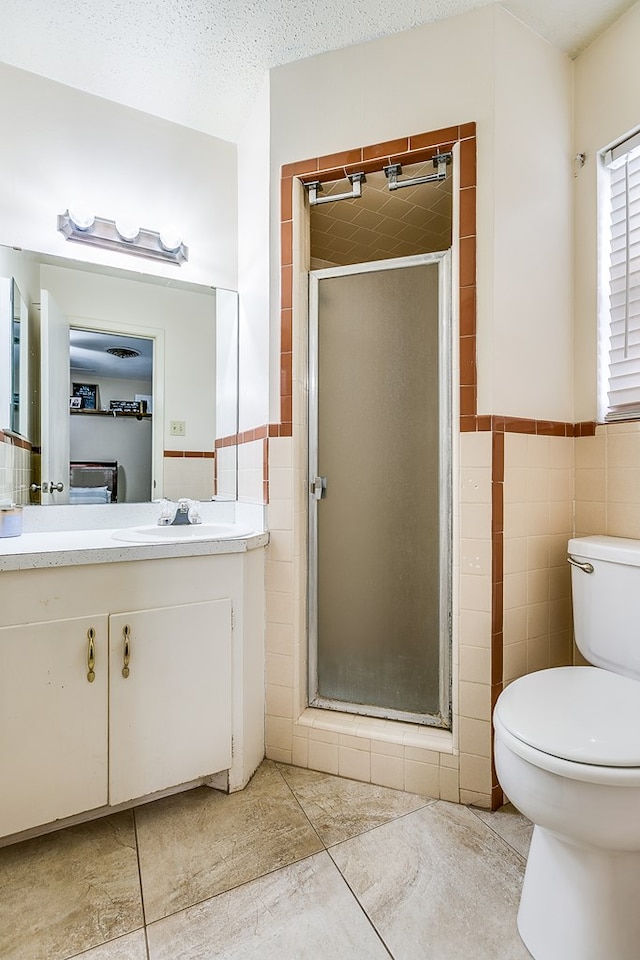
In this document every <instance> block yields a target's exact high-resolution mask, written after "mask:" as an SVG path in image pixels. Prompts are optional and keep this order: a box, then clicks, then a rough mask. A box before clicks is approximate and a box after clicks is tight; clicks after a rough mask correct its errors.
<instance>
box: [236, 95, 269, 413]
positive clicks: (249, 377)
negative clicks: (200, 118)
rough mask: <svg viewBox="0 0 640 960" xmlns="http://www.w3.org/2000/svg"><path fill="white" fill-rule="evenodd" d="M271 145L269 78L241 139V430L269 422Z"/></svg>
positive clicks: (239, 211)
mask: <svg viewBox="0 0 640 960" xmlns="http://www.w3.org/2000/svg"><path fill="white" fill-rule="evenodd" d="M269 146H270V133H269V82H268V80H267V82H265V84H264V86H263V87H262V89H261V91H260V94H259V95H258V97H257V99H256V101H255V103H254V105H253V108H252V111H251V114H250V116H249V119H248V121H247V123H246V125H245V127H244V130H243V133H242V137H241V138H240V142H239V144H238V183H239V184H241V185H242V186H241V189H239V193H238V236H239V243H238V289H239V290H240V303H239V310H240V321H239V322H240V329H239V351H240V385H241V389H240V398H239V401H240V403H239V428H238V429H239V430H240V431H242V430H248V429H251V428H253V427H256V426H262V425H263V424H265V423H267V422H268V421H269V366H268V357H269V255H270V251H269V215H270V207H269ZM278 196H279V194H278ZM276 210H277V207H276ZM277 244H278V246H277V247H276V249H279V237H278V239H277ZM275 382H276V385H277V384H279V372H278V373H276V376H275ZM272 386H273V384H272ZM278 396H279V394H278ZM272 419H275V420H277V419H279V417H278V413H277V408H276V413H275V414H274V417H273V418H272Z"/></svg>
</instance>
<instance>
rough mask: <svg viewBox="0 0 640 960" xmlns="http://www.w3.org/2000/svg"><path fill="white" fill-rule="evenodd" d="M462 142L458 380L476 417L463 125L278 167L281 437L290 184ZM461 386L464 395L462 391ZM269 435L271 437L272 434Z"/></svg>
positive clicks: (287, 394)
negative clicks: (461, 331) (460, 372)
mask: <svg viewBox="0 0 640 960" xmlns="http://www.w3.org/2000/svg"><path fill="white" fill-rule="evenodd" d="M456 143H459V144H460V229H459V234H460V241H459V278H458V281H459V288H460V303H461V305H462V304H464V307H463V308H462V309H461V312H464V323H463V322H462V319H461V329H462V328H463V329H464V334H462V335H461V341H460V359H461V364H464V375H463V376H462V377H461V398H460V399H461V408H462V409H463V410H464V414H465V415H467V416H473V415H475V413H476V393H477V387H476V364H475V354H476V323H475V304H476V297H475V287H476V234H475V230H476V213H475V201H476V126H475V123H465V124H462V125H458V126H452V127H445V128H443V129H440V130H430V131H426V132H423V133H417V134H413V135H411V136H410V137H401V138H399V139H396V140H386V141H383V142H381V143H375V144H368V145H366V146H362V147H355V148H353V149H349V150H344V151H342V152H340V153H331V154H326V155H325V156H321V157H309V158H308V159H306V160H299V161H296V162H295V163H288V164H285V165H284V166H283V167H282V170H281V182H280V203H281V210H280V248H281V250H280V278H281V290H280V298H281V299H280V308H281V312H280V342H281V360H280V421H281V422H280V433H279V435H280V436H291V435H292V432H293V420H292V403H291V399H292V397H293V382H292V366H293V355H292V352H291V350H292V348H291V343H292V332H291V310H292V302H293V269H292V263H293V242H292V237H293V196H292V191H293V188H294V180H296V179H302V180H303V181H304V180H305V179H306V180H307V181H308V180H312V179H313V180H318V179H319V180H321V181H330V180H338V179H342V178H344V177H346V176H347V175H348V174H349V173H355V172H358V171H363V172H365V173H367V172H373V171H377V170H382V168H383V167H384V166H386V164H387V163H390V162H394V163H402V164H405V165H408V164H411V163H417V162H424V161H427V160H430V159H431V158H432V157H433V156H434V155H435V154H436V153H438V152H445V151H448V150H451V149H452V147H453V146H454V145H455V144H456ZM462 387H463V388H464V391H463V390H462ZM270 435H272V434H270Z"/></svg>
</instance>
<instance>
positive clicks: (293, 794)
mask: <svg viewBox="0 0 640 960" xmlns="http://www.w3.org/2000/svg"><path fill="white" fill-rule="evenodd" d="M273 765H274V766H275V768H276V770H277V771H278V774H279V775H280V776H281V777H282V782H283V783H284V785H285V786H286V788H287V790H288V791H289V792H290V794H291V796H292V797H293V799H294V800H295V802H296V803H297V804H298V806H299V807H300V810H301V811H302V813H303V815H304V818H305V820H306V821H307V823H308V824H309V826H310V827H311V829H312V830H313V832H314V833H315V835H316V837H317V838H318V842H319V843H321V844H322V846H323V848H324V850H327V849H328V848H327V845H326V843H325V842H324V840H323V839H322V837H321V836H320V834H319V833H318V831H317V830H316V828H315V827H314V825H313V823H312V822H311V820H310V819H309V817H308V815H307V811H306V810H305V808H304V807H303V806H302V804H301V803H300V801H299V800H298V795H297V794H296V792H295V790H294V789H293V787H292V786H291V785H290V783H289V781H288V780H287V778H286V777H285V775H284V774H283V772H282V770H281V769H280V766H281V764H279V763H278V762H277V761H275V760H274V761H273ZM282 766H288V764H282ZM291 766H293V764H291ZM300 769H306V768H305V767H302V768H300ZM327 776H331V774H327ZM312 856H314V854H312Z"/></svg>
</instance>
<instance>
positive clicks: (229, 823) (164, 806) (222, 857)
mask: <svg viewBox="0 0 640 960" xmlns="http://www.w3.org/2000/svg"><path fill="white" fill-rule="evenodd" d="M136 825H137V830H138V845H139V854H140V871H141V876H142V891H143V896H144V906H145V915H146V918H147V922H151V921H153V920H158V919H160V918H161V917H165V916H168V915H169V914H171V913H175V912H176V911H178V910H182V909H184V908H185V907H188V906H191V905H193V904H196V903H198V902H200V901H201V900H206V899H208V898H209V897H212V896H215V895H216V894H218V893H222V892H223V891H225V890H230V889H231V888H232V887H236V886H238V885H239V884H241V883H246V882H247V881H248V880H254V879H255V878H256V877H260V876H262V875H263V874H265V873H269V872H270V871H272V870H276V869H277V868H278V867H283V866H285V865H286V864H289V863H293V862H294V861H296V860H301V859H302V858H303V857H308V856H309V855H310V854H312V853H317V852H318V851H319V850H321V849H322V844H321V843H320V841H319V840H318V837H317V836H316V834H315V833H314V831H313V829H312V827H311V826H310V825H309V822H308V820H307V818H306V817H305V816H304V814H303V812H302V810H301V809H300V807H299V805H298V803H297V802H296V800H295V798H294V797H293V795H292V793H291V791H290V790H289V788H288V787H287V785H286V783H285V782H284V780H283V778H282V776H281V775H280V773H279V772H278V770H277V769H276V766H275V764H273V763H271V762H270V761H268V760H267V761H265V762H264V763H263V764H262V766H261V767H260V768H259V769H258V771H257V773H256V775H255V776H254V778H253V779H252V780H251V782H250V783H249V784H248V786H247V787H246V788H245V789H244V790H242V791H240V792H239V793H234V794H231V795H230V796H226V795H225V794H222V793H217V792H216V791H214V790H209V789H208V788H207V787H199V788H197V789H195V790H189V791H187V792H186V793H181V794H177V795H176V796H173V797H167V798H165V799H163V800H157V801H155V802H154V803H150V804H147V805H145V806H144V807H139V808H138V809H137V810H136Z"/></svg>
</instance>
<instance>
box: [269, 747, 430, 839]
mask: <svg viewBox="0 0 640 960" xmlns="http://www.w3.org/2000/svg"><path fill="white" fill-rule="evenodd" d="M274 763H276V766H278V765H279V764H278V761H274ZM281 766H283V767H286V766H292V767H295V764H286V763H283V764H281ZM296 769H298V770H309V771H310V772H311V773H319V774H321V775H322V776H324V777H333V778H334V779H335V780H342V781H345V780H346V781H347V783H356V784H362V785H363V786H368V787H374V788H376V789H379V790H393V792H394V793H404V794H408V795H409V796H412V797H420V799H421V800H422V804H421V805H420V806H419V807H416V808H415V810H405V812H404V813H398V814H396V815H394V816H391V817H389V819H388V820H384V821H383V822H382V823H375V824H372V825H371V826H370V827H365V828H364V830H359V831H358V833H354V834H353V836H352V837H345V839H344V840H335V841H334V842H333V843H330V844H327V843H325V841H324V840H323V839H322V837H321V836H320V834H319V833H318V831H317V830H316V828H315V827H314V826H313V823H312V822H311V820H310V819H309V817H308V815H307V812H306V810H305V809H304V807H303V806H302V804H301V803H300V801H299V800H298V797H297V794H296V792H295V790H294V789H293V787H291V786H290V785H289V783H288V782H287V779H286V777H285V776H284V774H283V773H282V771H280V770H278V773H280V776H281V777H282V779H283V780H284V781H285V783H286V784H287V786H288V787H289V790H291V793H292V794H293V796H294V798H295V800H296V802H297V804H298V806H299V807H300V809H301V810H302V812H303V813H304V815H305V817H306V818H307V820H309V823H310V825H311V827H312V829H313V831H314V833H315V834H316V836H317V837H318V840H319V841H320V843H321V844H322V845H323V847H324V848H325V850H326V851H327V853H328V852H329V850H330V849H331V848H332V847H337V846H338V845H339V844H341V843H348V842H349V840H355V839H356V837H363V836H364V835H365V834H367V833H371V831H372V830H377V829H378V828H379V827H384V826H385V825H386V824H387V823H394V822H395V821H396V820H402V819H403V817H410V816H411V814H412V813H417V811H418V810H424V808H425V807H430V806H432V805H433V804H434V803H438V802H439V798H438V797H424V796H422V794H420V793H411V791H409V790H396V789H395V788H394V787H385V786H383V785H382V784H379V783H371V782H369V781H367V780H352V779H351V778H350V777H341V776H338V774H335V773H327V772H326V771H325V770H312V769H311V768H310V767H297V768H296Z"/></svg>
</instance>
